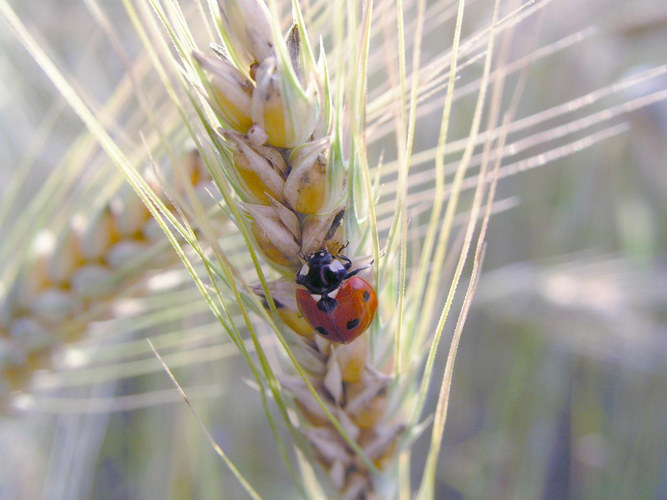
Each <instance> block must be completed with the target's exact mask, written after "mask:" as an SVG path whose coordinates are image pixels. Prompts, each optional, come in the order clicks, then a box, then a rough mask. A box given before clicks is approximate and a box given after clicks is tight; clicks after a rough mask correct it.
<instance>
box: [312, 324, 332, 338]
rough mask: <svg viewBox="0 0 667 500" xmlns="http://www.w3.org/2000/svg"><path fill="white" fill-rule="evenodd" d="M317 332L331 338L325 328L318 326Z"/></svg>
mask: <svg viewBox="0 0 667 500" xmlns="http://www.w3.org/2000/svg"><path fill="white" fill-rule="evenodd" d="M315 330H317V331H318V332H320V333H321V334H322V335H324V336H326V337H328V336H329V332H327V329H326V328H324V327H323V326H318V327H317V328H315Z"/></svg>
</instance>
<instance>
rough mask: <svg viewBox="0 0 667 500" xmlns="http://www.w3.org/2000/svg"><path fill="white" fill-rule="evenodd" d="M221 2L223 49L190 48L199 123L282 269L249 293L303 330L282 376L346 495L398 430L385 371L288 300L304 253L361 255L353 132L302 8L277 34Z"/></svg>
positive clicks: (379, 462) (363, 482)
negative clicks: (353, 190)
mask: <svg viewBox="0 0 667 500" xmlns="http://www.w3.org/2000/svg"><path fill="white" fill-rule="evenodd" d="M219 7H220V22H221V26H222V30H221V34H222V39H223V40H224V46H220V45H215V44H214V45H212V49H213V50H212V52H214V53H208V54H202V53H199V52H195V53H194V59H195V61H196V63H197V64H198V66H199V70H200V74H201V76H202V77H203V78H202V80H201V81H202V85H201V86H200V87H199V90H200V91H201V94H202V96H203V97H204V98H205V100H206V101H207V102H208V104H209V105H210V108H211V109H212V110H213V112H214V115H215V117H214V118H213V119H212V120H210V121H209V122H208V123H207V124H206V128H207V129H208V130H217V131H218V136H219V138H221V139H222V141H220V142H219V146H218V148H219V150H221V156H222V157H226V158H228V159H229V160H230V161H228V162H222V163H221V166H222V169H223V170H224V173H225V176H226V178H227V179H228V180H229V182H230V184H231V185H232V186H233V187H234V189H235V192H236V194H237V195H238V197H239V198H240V201H239V202H238V205H239V207H240V208H241V211H242V213H243V214H244V216H245V218H246V221H245V223H246V224H248V226H249V228H250V232H251V234H252V237H253V239H254V242H253V247H254V248H255V250H256V251H257V252H259V253H261V254H262V255H263V256H264V257H265V258H266V260H267V261H268V262H269V263H270V264H271V266H272V267H273V268H275V269H276V270H277V271H278V272H279V273H280V274H281V275H282V276H283V277H282V278H280V279H277V280H274V281H272V282H270V283H268V285H267V286H266V287H262V286H258V287H256V288H255V290H256V292H257V293H258V294H260V295H261V296H262V297H263V298H264V300H265V302H266V303H267V305H268V304H269V302H270V301H273V304H272V305H273V306H275V310H276V311H277V314H278V316H279V317H280V319H281V320H282V322H283V323H284V324H285V325H287V326H288V327H289V328H291V329H292V330H293V331H294V332H296V333H297V334H299V336H300V337H299V340H298V342H299V343H300V344H301V346H300V348H298V349H295V353H296V356H297V360H298V361H299V363H301V365H302V366H303V367H306V373H307V380H305V379H303V378H301V377H296V376H294V377H292V376H282V377H280V381H281V383H282V385H283V387H284V388H285V389H286V390H287V391H289V392H290V393H291V394H292V396H293V397H294V400H295V402H296V404H297V407H298V408H299V409H300V415H301V430H302V431H303V433H304V434H305V436H306V437H307V440H308V442H309V443H310V445H311V447H312V450H313V451H314V455H315V457H316V458H317V460H318V461H319V463H320V465H321V466H322V467H323V468H324V470H325V471H326V473H327V475H328V477H329V478H330V480H331V483H332V484H333V485H334V486H335V488H336V489H337V490H338V491H339V493H340V494H341V495H342V496H343V497H344V498H368V497H370V496H371V495H372V494H373V492H374V484H373V476H374V474H373V473H374V472H377V470H378V469H379V468H382V467H383V466H384V465H386V464H387V463H388V462H389V461H390V459H391V458H392V456H393V455H392V453H393V450H394V447H395V443H396V439H397V436H398V435H399V433H400V431H401V430H402V428H403V426H402V424H401V423H399V422H395V421H392V420H391V419H390V418H388V412H387V409H388V405H387V401H388V398H387V388H388V385H389V383H390V381H391V379H390V377H389V376H387V375H385V374H383V373H381V372H379V371H377V370H375V369H374V368H373V367H372V366H371V364H370V361H369V349H368V337H367V336H366V335H362V336H361V337H359V338H358V339H356V340H354V341H353V342H351V343H350V344H347V345H339V344H335V343H332V342H330V341H329V340H327V339H326V338H325V337H323V336H322V335H320V334H318V333H315V332H314V330H313V327H312V326H311V325H310V324H309V323H308V322H307V321H306V320H305V319H304V317H303V316H302V315H301V314H300V313H299V312H298V310H297V304H296V298H295V292H296V287H297V285H296V284H295V275H296V273H297V271H298V270H299V269H300V268H301V266H302V265H303V263H304V257H305V256H308V255H309V254H312V253H313V252H316V251H319V250H322V249H326V250H328V251H329V252H331V253H332V254H337V253H338V252H340V251H341V250H342V249H343V248H344V247H345V246H346V245H348V244H349V247H347V250H346V252H347V253H349V254H350V256H354V255H357V256H359V255H361V254H363V247H362V245H360V244H359V241H358V239H355V238H354V234H355V229H358V228H355V227H354V219H353V217H351V216H349V215H348V213H349V207H348V199H349V196H348V175H349V169H350V159H349V158H346V156H345V153H344V151H345V148H344V145H343V144H344V142H347V141H348V140H349V138H348V134H349V133H348V131H347V130H346V129H345V127H343V126H342V123H343V116H340V115H341V114H342V110H341V109H337V108H335V107H334V106H333V104H332V100H331V97H330V93H329V88H330V86H329V82H328V75H327V71H326V61H325V60H324V55H323V54H321V55H320V60H319V61H318V62H316V61H315V59H314V56H313V52H312V49H311V47H310V44H309V42H308V38H307V35H306V33H305V28H304V25H303V22H302V20H301V16H300V13H299V10H298V6H296V7H295V9H294V12H295V23H294V24H293V26H292V27H291V29H290V30H289V32H288V34H287V36H286V37H285V39H283V36H282V34H281V33H280V31H279V28H278V27H277V25H276V23H275V22H272V16H271V12H269V9H268V8H267V7H266V6H265V4H264V3H262V2H259V1H255V0H248V1H245V0H240V1H225V2H219ZM352 259H353V261H356V262H354V263H353V267H355V268H356V267H366V266H367V267H368V269H367V270H366V276H367V277H369V279H371V280H372V277H370V276H372V274H373V273H372V265H369V263H370V262H371V260H372V259H370V258H364V257H363V256H361V257H357V258H356V259H355V258H354V257H352ZM362 263H363V265H362ZM272 309H273V308H272ZM308 385H310V386H311V387H310V388H309V387H308ZM313 389H314V392H313ZM341 431H342V432H341Z"/></svg>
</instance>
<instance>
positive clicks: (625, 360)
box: [0, 0, 667, 500]
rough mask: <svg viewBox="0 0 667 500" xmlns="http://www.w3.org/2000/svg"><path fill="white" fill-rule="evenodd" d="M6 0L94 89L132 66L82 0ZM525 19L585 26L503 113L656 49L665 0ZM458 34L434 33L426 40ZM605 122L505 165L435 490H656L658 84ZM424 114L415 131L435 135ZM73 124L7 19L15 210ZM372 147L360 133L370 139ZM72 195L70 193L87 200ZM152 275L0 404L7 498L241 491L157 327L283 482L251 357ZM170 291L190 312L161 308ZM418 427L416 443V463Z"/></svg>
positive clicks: (664, 112) (655, 54)
mask: <svg viewBox="0 0 667 500" xmlns="http://www.w3.org/2000/svg"><path fill="white" fill-rule="evenodd" d="M11 4H12V6H13V7H14V8H15V9H16V11H17V13H18V15H19V16H20V18H21V19H22V20H23V21H24V22H25V23H26V24H27V26H28V27H29V29H30V31H31V33H32V34H33V35H34V36H35V37H37V39H38V40H39V41H40V43H41V44H42V45H43V47H44V48H46V49H47V51H48V52H49V54H51V55H52V56H53V57H54V58H55V59H56V60H57V61H59V62H60V63H61V64H62V65H63V67H66V68H68V69H69V71H71V74H72V77H73V78H74V79H75V80H77V81H80V82H82V83H83V84H85V85H84V87H83V88H81V92H85V93H86V94H87V95H88V96H89V97H90V98H92V99H93V100H95V101H97V102H99V103H104V102H106V101H107V100H108V99H109V98H110V97H111V96H112V94H113V91H114V89H116V87H117V85H118V82H119V81H120V79H121V78H122V75H123V74H124V67H123V64H122V63H121V62H120V61H119V58H118V56H117V55H116V53H115V52H114V47H113V46H112V44H111V43H109V41H108V39H106V38H105V35H104V32H103V30H102V29H101V28H100V25H99V23H98V22H96V21H95V20H93V17H92V16H91V13H90V11H89V10H87V8H86V5H84V3H78V2H72V1H65V0H59V1H54V2H40V1H36V0H27V1H20V2H18V1H14V2H11ZM104 8H105V9H106V15H108V16H109V21H110V23H111V24H112V25H113V27H114V29H115V30H116V31H117V33H118V34H119V35H120V41H121V42H122V46H123V47H124V48H125V50H127V55H128V56H129V57H130V58H133V57H135V56H136V55H137V53H138V52H139V51H140V45H139V43H138V41H137V40H136V34H135V32H134V31H133V29H132V27H131V26H130V24H129V22H128V19H127V17H126V14H125V12H124V9H123V6H122V4H121V3H120V2H118V3H117V4H116V3H110V4H109V5H104ZM489 8H490V7H489V5H488V2H481V1H477V2H470V4H469V7H468V13H467V25H466V31H467V32H472V31H473V30H474V28H475V27H478V26H479V25H482V26H483V25H484V23H488V19H489V17H488V13H489ZM477 12H479V17H477V16H476V13H477ZM591 27H592V29H591ZM582 30H583V31H582ZM535 33H537V42H535V43H536V44H537V46H538V47H541V46H544V45H547V44H548V43H550V42H555V41H557V40H560V39H562V38H563V37H565V36H568V35H570V34H574V33H583V35H582V37H581V38H582V40H581V41H579V42H578V43H577V44H575V45H573V46H571V47H569V48H567V49H566V50H563V51H560V52H557V53H555V54H553V55H551V56H550V57H548V58H546V59H545V60H539V61H536V62H535V63H534V64H533V65H532V66H531V67H530V70H529V73H528V80H527V82H526V87H525V90H524V93H523V97H522V99H521V102H520V104H519V108H518V111H517V115H516V117H515V120H520V119H521V118H523V117H525V116H529V115H531V114H533V113H535V112H537V111H540V110H544V109H548V108H550V107H552V106H556V105H558V104H561V103H565V102H568V101H570V100H573V99H575V98H578V97H580V96H583V95H585V94H588V93H590V92H592V91H595V90H596V89H600V88H604V87H606V86H608V85H610V84H612V83H614V82H617V81H620V80H622V79H623V78H625V77H628V76H630V75H632V74H635V73H639V72H640V71H643V70H646V69H648V68H651V67H657V66H659V65H664V64H666V63H667V57H666V54H667V52H666V50H665V48H666V47H667V6H666V5H664V4H663V3H662V2H658V1H655V0H638V1H633V2H625V1H622V0H607V1H589V2H577V1H574V0H564V1H554V2H552V3H551V5H549V6H548V7H547V8H546V9H545V12H544V16H543V18H542V20H541V23H540V24H539V25H538V23H537V21H536V20H535V19H531V20H530V22H528V23H525V24H522V25H520V26H519V28H518V29H517V33H516V40H515V44H517V46H521V44H522V43H525V44H530V43H534V42H533V41H532V40H533V37H534V34H535ZM450 39H451V36H450V32H447V33H446V34H445V35H443V37H442V38H439V37H438V36H434V37H432V39H427V41H426V42H425V43H426V44H425V46H424V53H425V54H429V53H437V52H438V51H439V50H442V44H443V43H444V44H445V46H447V47H448V44H449V43H450ZM443 40H444V41H443ZM381 57H385V56H384V55H382V56H381ZM659 90H667V75H665V74H664V72H663V74H662V76H660V77H658V78H653V79H651V80H650V81H647V82H645V84H642V85H639V86H633V87H632V88H630V89H628V90H627V91H625V92H627V93H626V94H625V95H623V96H622V98H618V97H616V98H609V99H608V100H607V101H604V100H603V101H602V103H601V105H600V106H599V107H598V109H600V110H604V109H605V106H606V107H608V108H611V107H613V106H615V105H617V104H618V103H619V102H623V100H630V99H632V98H633V97H638V96H640V95H642V93H646V94H649V93H651V92H655V91H659ZM628 93H629V94H628ZM473 106H474V100H473V98H469V99H468V98H462V99H460V100H457V102H456V103H455V110H454V113H455V116H454V121H453V122H452V127H453V130H452V133H451V140H452V141H455V140H456V139H460V138H462V137H464V134H466V132H467V127H468V126H469V122H468V120H469V115H470V113H471V112H472V109H473ZM576 113H577V111H574V112H573V113H572V114H570V115H568V121H569V120H572V119H573V118H575V117H576V116H577V114H576ZM582 113H583V111H582ZM582 116H583V114H582ZM433 119H434V122H433V123H434V124H433V131H432V133H433V134H434V135H435V134H437V120H439V117H437V116H435V115H434V117H433ZM562 123H563V122H559V121H558V118H556V119H554V120H552V121H549V122H547V123H546V124H543V125H542V129H543V130H548V129H551V130H553V129H555V128H556V127H558V126H560V125H561V124H562ZM610 123H612V124H616V123H618V124H626V125H627V130H625V131H624V132H622V133H620V134H619V135H615V136H614V137H612V138H611V139H608V140H604V141H602V142H600V143H598V144H595V145H593V146H592V147H590V148H587V149H584V150H582V151H579V152H576V154H573V155H568V156H565V157H564V158H559V159H557V160H555V161H553V162H549V163H547V164H546V165H544V166H539V167H538V168H533V169H530V170H528V171H525V172H521V173H519V174H517V175H514V176H511V177H508V178H505V179H503V180H501V182H500V184H499V193H498V199H509V200H511V201H512V205H514V206H513V207H512V208H510V209H508V210H504V211H502V212H500V213H498V214H496V215H494V216H493V218H492V221H491V225H490V229H489V235H488V238H487V239H488V248H487V253H486V261H485V270H484V272H483V274H482V278H481V282H480V287H479V290H478V292H477V296H476V298H475V301H474V304H473V309H472V311H471V313H470V316H469V320H468V324H467V326H466V327H465V331H464V335H463V340H462V345H461V348H460V351H459V358H458V360H457V363H456V368H455V375H454V389H453V395H452V399H451V401H450V410H449V412H450V413H449V420H448V422H447V427H446V429H445V442H444V445H443V451H442V457H441V461H440V465H439V474H438V494H437V498H443V499H458V498H471V499H476V498H489V499H505V498H507V499H515V498H516V499H531V498H553V499H560V498H581V499H584V498H585V499H597V498H600V499H612V498H613V499H630V498H638V499H639V498H641V499H667V223H666V220H667V101H666V100H662V101H659V102H657V103H655V104H652V105H650V106H647V107H643V108H642V109H639V110H637V111H635V112H632V113H629V114H624V115H621V116H618V117H615V118H612V120H611V122H606V123H604V124H603V125H604V126H609V124H610ZM422 126H423V127H424V130H423V131H421V135H420V136H419V137H420V139H418V141H417V144H416V151H419V148H420V141H422V142H423V143H424V144H431V143H432V138H429V137H428V126H427V125H424V124H422ZM601 129H602V126H600V130H601ZM83 130H84V128H83V126H82V125H81V123H80V121H79V120H78V119H77V117H76V116H75V115H74V114H73V113H72V112H71V111H70V110H68V109H67V107H66V105H65V104H64V103H63V101H62V99H61V98H60V97H59V96H58V93H57V91H55V90H54V89H53V87H52V85H51V84H50V82H49V81H48V80H47V79H46V78H45V77H44V76H43V74H42V73H41V71H40V70H39V68H38V67H37V66H36V65H35V63H34V62H33V61H32V60H31V58H30V57H29V56H28V55H27V53H26V52H25V51H24V50H23V48H22V47H21V46H20V45H19V44H18V42H16V40H15V39H14V38H13V35H12V34H11V31H10V30H9V29H8V27H7V25H6V24H4V23H0V196H2V197H3V198H4V199H7V198H6V197H7V195H8V192H9V187H10V185H11V184H10V179H12V178H13V177H14V176H15V175H17V172H19V171H20V170H19V166H20V165H22V164H24V165H31V167H30V170H29V171H28V173H27V175H26V180H25V183H24V184H23V185H22V187H21V188H20V189H19V191H18V192H17V193H16V198H15V199H14V200H13V201H12V205H11V210H10V211H9V213H10V214H14V215H16V214H18V213H20V212H21V210H22V208H23V207H24V206H26V205H25V203H24V202H23V200H26V199H28V198H29V197H30V196H31V193H32V192H33V190H36V189H37V188H38V187H39V186H40V185H41V183H42V182H43V178H44V175H45V173H47V172H49V171H51V170H52V169H53V168H55V167H56V165H57V164H58V163H59V162H60V161H62V160H63V157H64V155H65V153H66V152H67V151H68V148H69V147H70V146H71V145H72V141H73V140H74V139H75V138H76V137H78V136H79V134H80V133H82V131H83ZM595 131H596V129H595V128H593V129H591V130H589V131H588V132H587V133H589V134H590V133H594V132H595ZM115 132H117V134H118V137H122V135H123V133H124V132H123V130H117V131H115ZM580 136H581V135H580ZM566 142H567V141H566V140H563V143H566ZM559 144H560V143H559V142H558V141H557V140H554V142H553V144H552V145H551V146H548V147H545V146H543V145H542V146H540V148H542V149H543V150H546V149H548V148H549V147H557V146H558V145H559ZM386 147H387V146H386V145H382V144H375V145H373V146H372V148H371V150H370V151H369V155H370V157H371V158H375V159H377V158H379V157H380V156H381V154H382V152H383V151H384V149H385V148H386ZM536 152H537V150H535V151H533V152H532V153H531V151H530V150H529V151H528V152H525V153H524V154H525V155H529V154H535V153H536ZM92 156H93V158H96V155H95V154H93V155H92ZM65 161H66V160H65ZM93 164H94V162H93ZM109 175H110V176H111V175H112V174H109ZM88 181H89V182H90V185H87V184H86V183H87V182H88ZM94 181H95V182H94ZM75 188H76V189H75V191H77V192H79V193H81V198H85V197H86V196H90V197H93V199H94V196H95V193H96V192H97V190H100V189H101V187H100V185H99V179H96V178H95V176H94V175H92V173H91V174H90V179H87V178H86V177H84V178H82V179H79V180H78V182H77V184H76V186H75ZM0 203H2V201H0ZM67 203H70V204H71V207H67V206H63V205H61V206H60V209H61V210H63V211H64V212H66V211H67V210H70V211H71V210H73V209H74V208H75V207H76V206H77V204H78V203H82V201H81V200H79V199H68V201H67ZM11 223H12V217H8V218H7V219H5V220H4V221H2V224H3V228H7V227H9V225H10V224H11ZM1 245H2V241H0V246H1ZM179 276H180V275H179V274H178V272H174V273H173V276H172V277H174V279H175V280H176V282H178V280H179V279H181V280H182V277H181V278H179ZM154 285H155V287H154V288H155V290H156V291H155V294H154V295H152V296H149V297H148V298H146V299H145V300H144V301H143V302H141V308H142V311H143V313H144V315H143V316H142V319H136V317H133V316H132V314H130V313H128V317H127V318H120V319H118V320H116V321H112V322H103V323H99V324H96V325H94V326H93V328H92V330H93V336H92V337H93V338H92V340H90V341H88V342H87V343H86V344H85V345H84V347H83V348H82V349H81V351H80V352H76V351H74V352H73V353H69V354H67V356H69V357H70V358H68V359H70V361H71V359H76V356H77V355H78V356H80V357H83V358H86V359H88V358H87V356H90V357H91V359H93V360H94V363H91V362H90V361H88V362H86V363H83V364H82V365H81V366H78V367H76V363H74V365H73V366H75V368H71V369H68V370H64V371H63V372H60V373H58V374H57V376H56V377H55V380H56V382H55V385H56V386H57V387H58V388H57V390H51V391H49V390H48V387H49V384H50V383H51V380H52V379H54V377H53V376H49V375H48V374H44V384H43V387H45V388H46V389H44V390H42V391H40V392H39V393H38V394H37V395H36V396H35V398H34V400H31V401H30V404H29V405H28V406H29V408H30V409H29V410H26V411H25V412H19V413H17V414H14V415H8V416H3V417H0V450H1V451H0V499H2V500H4V499H24V498H25V499H32V498H44V499H56V498H63V499H74V498H81V499H83V498H104V499H114V500H115V499H118V500H121V499H140V498H145V499H153V498H174V499H187V498H202V499H204V498H211V499H213V498H230V499H235V498H244V493H243V490H242V489H241V488H240V486H239V485H238V484H237V482H236V480H235V479H234V478H233V477H232V475H231V474H230V473H229V472H228V470H227V469H226V468H225V467H224V466H223V465H222V463H221V462H220V461H219V459H218V458H217V457H216V456H215V455H214V453H213V451H212V449H211V446H210V445H209V443H208V442H207V441H206V440H205V438H204V437H203V435H202V433H201V430H200V429H199V428H198V426H197V425H196V423H195V422H194V419H193V417H192V414H191V413H190V411H189V410H188V408H187V407H186V405H185V404H184V403H183V402H182V400H181V399H180V398H179V397H178V395H177V394H176V393H175V392H174V391H173V390H172V386H171V384H170V382H169V380H168V378H167V377H166V375H165V374H164V372H163V371H161V369H160V366H159V364H158V362H157V360H155V359H154V358H153V357H152V355H151V354H150V353H149V350H148V347H147V346H146V344H145V343H144V342H143V341H142V340H141V338H143V337H145V336H151V337H157V338H159V342H158V341H156V346H157V347H158V348H159V349H160V352H162V353H163V354H164V355H165V358H166V360H167V362H168V364H169V365H170V366H171V367H172V369H174V372H175V374H176V375H177V376H178V377H179V380H180V382H181V383H182V384H183V385H184V386H185V387H187V388H189V389H190V390H189V394H190V395H191V396H192V399H193V402H194V404H195V406H196V408H197V410H198V412H199V413H200V415H201V417H202V418H203V420H204V421H205V422H206V423H207V425H208V426H209V429H210V430H211V432H212V434H213V436H214V438H215V439H216V441H217V442H218V443H219V444H220V445H221V446H222V447H223V448H224V449H225V451H226V452H227V453H228V454H229V455H230V457H231V458H232V459H233V460H234V461H235V463H236V464H237V465H238V467H239V468H240V469H241V470H242V471H243V473H244V474H245V475H246V476H247V477H248V478H249V480H250V481H251V482H252V484H253V485H255V487H256V489H257V490H258V491H259V492H260V493H261V494H262V495H264V496H265V497H266V498H278V499H281V498H293V495H294V490H293V487H292V485H291V482H290V480H289V476H288V475H287V473H286V470H285V467H284V465H283V464H282V463H281V458H280V455H279V454H278V452H277V450H276V447H275V445H274V443H273V436H272V434H271V432H270V430H269V428H268V425H267V423H266V419H265V416H264V414H263V410H262V408H261V403H260V399H259V397H258V395H257V392H256V391H255V389H254V388H253V387H252V385H251V384H248V383H246V382H245V381H246V380H247V379H249V374H248V369H247V366H246V364H245V362H244V361H243V360H242V359H240V358H239V357H238V355H236V351H235V350H234V349H233V346H231V345H230V344H229V343H228V342H226V341H223V339H222V336H221V335H220V332H219V331H218V328H219V326H218V325H217V324H216V323H214V322H213V320H212V318H211V317H210V315H209V314H208V312H207V310H206V306H205V304H202V303H201V301H199V300H197V298H198V297H197V295H196V293H193V292H192V291H188V287H187V285H186V284H182V285H181V286H176V287H174V286H170V287H166V286H163V285H162V284H161V283H160V282H159V281H156V283H155V284H154ZM165 303H166V304H172V307H173V309H175V310H177V309H178V308H179V307H182V308H183V310H187V311H188V313H187V314H183V313H181V314H177V313H175V314H174V315H173V318H171V317H167V316H165V314H164V313H161V312H160V311H161V310H162V308H163V307H164V304H165ZM153 310H154V311H156V316H157V317H158V319H152V317H151V315H150V312H151V311H153ZM133 318H134V319H133ZM450 329H451V327H450ZM119 342H120V344H119ZM442 362H443V363H444V354H443V361H442ZM434 391H435V389H434ZM424 441H425V440H424ZM426 446H427V443H426V442H424V443H422V442H418V443H417V445H416V447H415V451H414V453H413V455H414V457H416V458H415V468H416V470H415V474H416V475H415V477H419V474H418V470H417V469H418V468H419V467H420V461H419V458H418V457H419V456H420V450H424V449H426Z"/></svg>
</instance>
